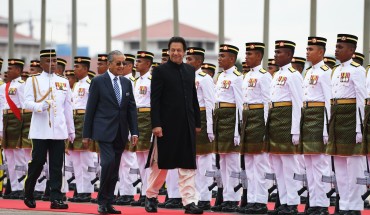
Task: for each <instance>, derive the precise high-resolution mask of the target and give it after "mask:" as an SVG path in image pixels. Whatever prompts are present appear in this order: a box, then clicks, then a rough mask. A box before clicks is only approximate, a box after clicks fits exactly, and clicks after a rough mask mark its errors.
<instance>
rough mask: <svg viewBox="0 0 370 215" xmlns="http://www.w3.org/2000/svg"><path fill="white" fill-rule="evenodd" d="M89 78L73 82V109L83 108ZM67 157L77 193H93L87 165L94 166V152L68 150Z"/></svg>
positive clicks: (88, 86)
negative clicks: (73, 175)
mask: <svg viewBox="0 0 370 215" xmlns="http://www.w3.org/2000/svg"><path fill="white" fill-rule="evenodd" d="M89 88H90V79H89V76H86V77H84V78H83V79H81V80H79V81H78V82H76V83H75V85H74V87H73V92H72V106H73V110H85V109H86V104H87V99H88V97H89ZM69 154H70V156H69V159H70V161H72V165H73V169H74V174H75V177H76V179H75V183H76V188H77V192H78V193H80V194H81V193H93V192H94V185H92V184H91V180H93V179H94V178H95V173H94V172H88V171H87V170H88V167H94V152H90V151H88V150H82V149H76V150H69Z"/></svg>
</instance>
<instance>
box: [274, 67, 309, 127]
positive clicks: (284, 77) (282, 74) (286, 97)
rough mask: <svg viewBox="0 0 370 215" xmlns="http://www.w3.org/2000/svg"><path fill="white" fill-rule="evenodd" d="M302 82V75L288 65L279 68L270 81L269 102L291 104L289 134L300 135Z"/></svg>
mask: <svg viewBox="0 0 370 215" xmlns="http://www.w3.org/2000/svg"><path fill="white" fill-rule="evenodd" d="M292 71H293V72H292ZM302 82H303V78H302V75H301V74H300V73H299V72H298V71H296V70H295V69H293V67H292V64H290V63H289V64H287V65H285V66H282V67H280V70H279V71H277V72H276V73H275V74H274V78H273V79H272V81H271V89H270V99H271V102H284V101H291V102H292V106H293V107H292V108H293V111H292V128H291V134H300V121H301V108H302V106H303V89H302Z"/></svg>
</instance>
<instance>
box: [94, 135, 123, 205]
mask: <svg viewBox="0 0 370 215" xmlns="http://www.w3.org/2000/svg"><path fill="white" fill-rule="evenodd" d="M119 130H120V129H119ZM122 143H123V140H122V137H121V134H120V133H119V132H117V136H116V138H115V139H114V141H113V142H102V141H99V148H100V166H101V174H100V188H99V193H98V204H99V205H111V204H113V201H114V188H115V187H116V184H117V181H118V170H119V166H120V163H121V156H122V152H123V150H124V147H125V146H124V144H122Z"/></svg>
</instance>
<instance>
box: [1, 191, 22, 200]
mask: <svg viewBox="0 0 370 215" xmlns="http://www.w3.org/2000/svg"><path fill="white" fill-rule="evenodd" d="M18 193H19V191H12V192H11V193H9V194H6V195H4V196H3V199H18V195H19V194H18Z"/></svg>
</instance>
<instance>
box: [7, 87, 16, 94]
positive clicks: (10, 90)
mask: <svg viewBox="0 0 370 215" xmlns="http://www.w3.org/2000/svg"><path fill="white" fill-rule="evenodd" d="M8 94H9V95H13V96H14V95H16V94H17V88H9V91H8Z"/></svg>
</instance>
